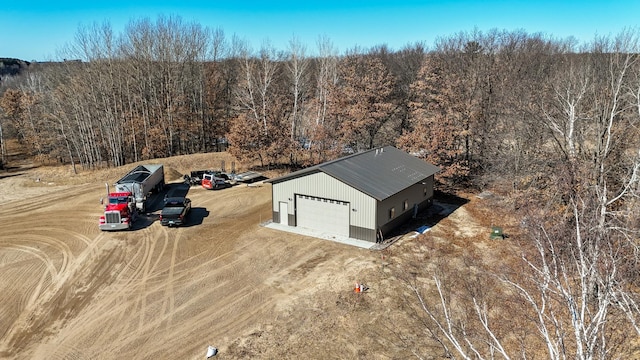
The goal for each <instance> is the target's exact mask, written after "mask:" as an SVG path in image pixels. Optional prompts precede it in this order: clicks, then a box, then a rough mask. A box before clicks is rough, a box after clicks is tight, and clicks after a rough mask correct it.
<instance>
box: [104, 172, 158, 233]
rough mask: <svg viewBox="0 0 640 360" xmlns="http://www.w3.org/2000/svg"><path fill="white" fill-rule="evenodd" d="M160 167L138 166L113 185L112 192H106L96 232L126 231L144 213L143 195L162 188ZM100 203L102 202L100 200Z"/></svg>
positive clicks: (144, 201) (145, 199) (145, 200)
mask: <svg viewBox="0 0 640 360" xmlns="http://www.w3.org/2000/svg"><path fill="white" fill-rule="evenodd" d="M164 184H165V183H164V168H163V166H162V165H160V164H151V165H139V166H137V167H135V168H134V169H133V170H131V171H129V172H128V173H127V174H126V175H125V176H123V177H122V178H121V179H120V180H118V181H117V182H116V183H115V185H114V186H115V191H114V192H110V191H109V185H108V184H107V185H106V187H107V202H106V204H105V208H104V214H102V215H101V216H100V223H99V227H100V230H128V229H131V225H132V224H133V223H134V222H135V221H136V219H137V217H138V211H145V209H146V202H147V196H148V195H149V194H150V193H153V192H156V193H158V192H160V191H162V189H163V188H164ZM103 203H104V200H103Z"/></svg>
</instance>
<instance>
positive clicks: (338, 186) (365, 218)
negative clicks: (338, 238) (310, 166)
mask: <svg viewBox="0 0 640 360" xmlns="http://www.w3.org/2000/svg"><path fill="white" fill-rule="evenodd" d="M295 194H301V195H309V196H316V197H322V198H327V199H332V200H340V201H346V202H349V203H351V221H350V225H352V226H357V227H360V228H367V229H375V213H376V200H375V199H373V198H372V197H370V196H368V195H366V194H365V193H363V192H361V191H358V190H356V189H354V188H352V187H350V186H348V185H346V184H344V183H342V182H340V181H338V180H336V179H334V178H333V177H331V176H329V175H327V174H325V173H321V172H319V173H314V174H310V175H307V176H302V177H299V178H295V179H291V180H288V181H283V182H280V183H277V184H273V201H272V204H273V205H272V206H273V211H274V212H275V211H279V209H278V208H276V207H278V206H279V205H277V204H278V203H279V202H280V201H288V202H289V206H288V209H289V213H290V214H293V213H294V200H295ZM280 216H282V215H280Z"/></svg>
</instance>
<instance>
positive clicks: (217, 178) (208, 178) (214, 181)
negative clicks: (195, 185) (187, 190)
mask: <svg viewBox="0 0 640 360" xmlns="http://www.w3.org/2000/svg"><path fill="white" fill-rule="evenodd" d="M223 176H225V175H224V174H222V173H209V174H204V176H203V177H202V187H203V188H205V189H207V190H217V189H224V188H226V187H229V186H231V184H229V183H228V182H227V180H225V178H224V177H223Z"/></svg>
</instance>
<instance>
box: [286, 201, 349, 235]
mask: <svg viewBox="0 0 640 360" xmlns="http://www.w3.org/2000/svg"><path fill="white" fill-rule="evenodd" d="M349 209H350V206H349V203H348V202H344V201H335V200H328V199H323V198H318V197H313V196H305V195H296V216H297V220H298V222H297V226H300V227H304V228H307V229H314V230H319V231H322V232H327V233H331V234H336V235H341V236H347V237H348V236H349Z"/></svg>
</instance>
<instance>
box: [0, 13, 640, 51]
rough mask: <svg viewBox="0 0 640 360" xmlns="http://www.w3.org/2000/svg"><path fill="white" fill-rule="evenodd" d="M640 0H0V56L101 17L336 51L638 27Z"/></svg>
mask: <svg viewBox="0 0 640 360" xmlns="http://www.w3.org/2000/svg"><path fill="white" fill-rule="evenodd" d="M639 14H640V1H638V0H624V1H623V0H611V1H589V0H582V1H574V0H571V1H562V0H556V1H553V0H540V1H535V0H529V1H523V0H515V1H507V0H484V1H480V0H478V1H471V0H467V1H454V0H440V1H433V0H422V1H417V0H396V1H378V0H369V1H347V0H342V1H340V0H337V1H334V0H325V1H315V0H297V1H289V0H287V1H267V0H264V1H253V0H247V1H234V0H226V1H220V0H182V1H169V0H155V1H150V0H129V1H121V0H107V1H96V2H94V1H91V0H89V1H87V0H83V1H68V0H58V1H41V0H28V1H27V0H25V1H20V0H2V1H0V57H12V58H19V59H23V60H28V61H31V60H37V61H45V60H60V58H59V57H58V55H57V54H58V52H57V50H59V49H60V48H62V47H63V46H64V45H65V44H66V43H70V42H72V41H73V39H74V35H75V34H76V33H77V31H78V27H79V26H80V25H91V24H93V23H104V22H108V23H110V24H111V25H112V27H113V29H114V31H115V32H116V33H121V32H122V31H123V30H124V27H125V25H126V24H127V23H128V22H129V21H131V20H140V19H143V18H149V19H151V20H152V21H155V19H156V18H157V17H158V16H159V15H164V16H180V17H181V18H182V20H183V21H184V22H187V23H189V22H197V23H199V24H201V25H202V26H206V27H209V28H211V29H222V30H223V31H224V33H225V36H226V38H227V39H231V37H232V36H233V35H237V36H238V37H240V38H241V39H244V40H247V41H248V42H249V44H250V45H251V46H252V47H253V48H254V49H257V48H259V47H260V45H261V44H262V43H263V42H264V41H265V40H268V41H269V42H270V43H271V44H272V45H273V46H274V47H275V48H276V49H279V50H285V49H286V48H287V45H288V43H289V41H290V40H291V39H292V38H293V37H294V36H295V37H296V38H297V39H298V40H299V41H301V42H302V43H303V44H305V45H306V47H307V49H308V53H312V52H313V51H314V50H315V48H316V43H317V40H318V38H319V37H320V36H325V37H327V38H328V39H330V40H331V42H332V43H333V44H334V47H335V48H337V50H338V51H339V53H344V52H345V51H346V50H349V49H352V48H354V47H356V46H357V47H359V48H361V49H366V48H370V47H372V46H376V45H381V44H387V45H388V46H389V47H390V48H391V49H393V50H398V49H401V48H402V47H404V46H405V45H407V44H413V43H415V42H418V41H422V42H424V43H425V44H426V45H427V46H431V45H432V44H433V41H434V40H435V39H436V38H438V37H442V36H449V35H452V34H455V33H458V32H460V31H472V30H473V29H474V28H477V29H478V30H481V31H483V32H486V31H487V30H490V29H499V30H509V31H513V30H518V29H522V30H525V31H527V32H528V33H538V32H541V33H545V34H546V35H549V36H553V37H555V38H566V37H569V36H573V37H575V38H576V39H577V40H579V41H580V42H589V41H591V40H593V39H594V37H595V36H596V35H612V36H613V35H616V34H618V33H620V32H621V31H622V30H623V29H624V28H635V29H637V26H638V22H639V21H638V20H639V19H640V16H639Z"/></svg>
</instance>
